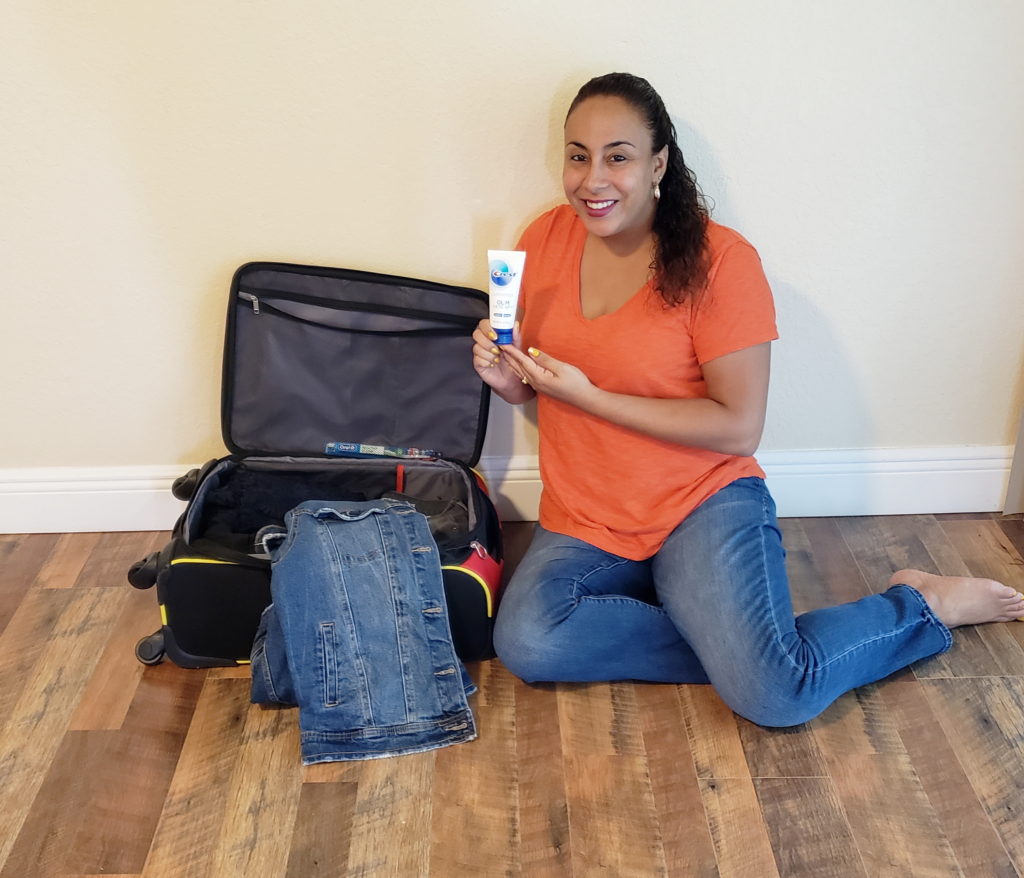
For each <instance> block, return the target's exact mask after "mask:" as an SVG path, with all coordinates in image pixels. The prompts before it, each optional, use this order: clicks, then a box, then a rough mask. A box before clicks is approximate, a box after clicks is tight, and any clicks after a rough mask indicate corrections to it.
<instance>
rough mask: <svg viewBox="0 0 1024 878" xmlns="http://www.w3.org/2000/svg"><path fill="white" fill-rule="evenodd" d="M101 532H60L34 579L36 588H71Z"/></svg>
mask: <svg viewBox="0 0 1024 878" xmlns="http://www.w3.org/2000/svg"><path fill="white" fill-rule="evenodd" d="M100 536H101V534H98V533H88V534H78V533H75V534H60V535H58V538H57V542H56V543H55V544H54V547H53V551H52V552H51V553H50V556H49V557H48V558H47V559H46V563H45V564H43V566H42V568H41V569H40V570H39V574H38V575H37V576H36V579H35V586H36V588H71V586H73V585H74V584H75V581H76V580H77V579H78V577H79V575H80V574H81V572H82V569H83V568H84V567H85V564H86V562H87V561H88V560H89V556H90V555H92V553H93V550H94V549H95V548H96V544H97V543H98V542H99V540H100Z"/></svg>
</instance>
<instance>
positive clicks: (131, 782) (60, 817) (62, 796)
mask: <svg viewBox="0 0 1024 878" xmlns="http://www.w3.org/2000/svg"><path fill="white" fill-rule="evenodd" d="M201 682H202V678H201V677H197V676H196V675H194V674H190V673H188V672H186V671H183V670H181V669H179V668H166V669H160V670H159V671H156V670H151V672H150V673H149V674H148V675H147V677H146V680H145V681H144V682H143V684H142V685H141V686H140V687H139V690H138V693H137V696H136V698H135V701H134V703H133V705H132V711H131V714H130V716H129V717H128V718H127V720H126V722H125V725H124V728H123V729H121V730H119V731H84V732H69V733H68V734H66V735H65V736H64V738H63V741H62V742H61V746H60V748H59V749H58V751H57V753H56V754H55V756H54V759H53V762H52V763H51V765H50V768H49V771H48V772H47V774H46V779H45V781H44V782H43V784H42V786H41V788H40V791H39V795H38V796H37V797H36V799H35V802H34V804H33V807H32V809H31V811H30V812H29V814H28V816H27V818H26V820H25V822H24V824H23V826H22V830H21V832H20V833H19V835H18V838H17V842H16V843H15V845H14V847H13V848H12V850H11V854H10V856H9V857H8V859H7V862H6V864H5V867H4V869H3V871H2V872H0V874H2V875H4V876H8V875H9V876H18V878H21V876H24V875H30V874H31V875H36V874H54V875H56V874H63V873H65V872H69V871H73V870H74V871H83V872H89V873H91V874H107V873H109V872H125V873H129V872H131V873H137V872H139V871H140V870H141V869H142V865H143V863H144V862H145V859H146V854H147V851H148V850H149V846H150V843H151V841H152V838H153V831H154V829H155V828H156V825H157V820H158V819H159V816H160V810H161V808H162V806H163V802H164V797H165V796H166V794H167V788H168V785H169V784H170V780H171V775H172V774H173V772H174V767H175V765H176V763H177V761H178V755H179V752H180V750H181V744H182V741H183V740H184V738H185V731H186V729H187V728H188V724H189V721H190V719H191V714H192V709H193V708H194V706H195V701H196V698H197V696H198V693H199V686H200V684H201ZM83 766H88V770H83Z"/></svg>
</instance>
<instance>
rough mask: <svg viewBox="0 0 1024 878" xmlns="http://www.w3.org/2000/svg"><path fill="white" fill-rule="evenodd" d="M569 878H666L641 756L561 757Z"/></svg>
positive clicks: (645, 770)
mask: <svg viewBox="0 0 1024 878" xmlns="http://www.w3.org/2000/svg"><path fill="white" fill-rule="evenodd" d="M565 786H566V800H567V802H568V806H569V822H570V825H571V827H572V831H571V833H570V848H571V857H572V874H574V875H595V874H602V875H616V876H621V878H634V876H635V878H653V876H664V875H666V874H667V869H666V865H665V853H664V850H663V849H662V846H661V833H660V829H659V826H658V819H657V815H656V813H655V806H654V796H653V794H652V792H651V784H650V778H649V776H648V771H647V759H646V757H645V756H643V755H638V756H633V755H607V754H600V753H568V754H566V755H565Z"/></svg>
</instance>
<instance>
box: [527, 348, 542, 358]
mask: <svg viewBox="0 0 1024 878" xmlns="http://www.w3.org/2000/svg"><path fill="white" fill-rule="evenodd" d="M528 350H529V351H530V356H531V357H539V356H540V351H538V350H537V349H536V348H529V349H528Z"/></svg>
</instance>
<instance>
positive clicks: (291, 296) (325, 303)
mask: <svg viewBox="0 0 1024 878" xmlns="http://www.w3.org/2000/svg"><path fill="white" fill-rule="evenodd" d="M260 294H261V295H263V296H265V297H266V298H273V299H283V300H284V301H286V302H299V303H300V304H304V305H316V306H318V307H321V308H329V309H331V310H332V311H361V312H366V313H369V314H387V315H390V316H392V317H413V318H416V319H419V320H429V321H431V322H432V323H447V324H455V325H457V326H476V325H477V322H478V321H477V320H476V319H474V318H473V317H464V316H463V315H461V314H438V313H436V312H434V311H422V310H420V309H419V308H396V307H394V306H393V305H384V304H375V303H373V302H352V301H349V300H347V299H325V298H323V297H322V296H307V295H305V294H303V293H289V292H282V291H278V290H268V291H262V290H261V291H260ZM238 296H239V298H241V299H244V300H245V301H246V302H249V303H250V304H251V305H252V310H253V313H254V314H259V313H260V298H259V296H257V295H256V294H255V293H250V292H248V291H246V290H239V291H238Z"/></svg>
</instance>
